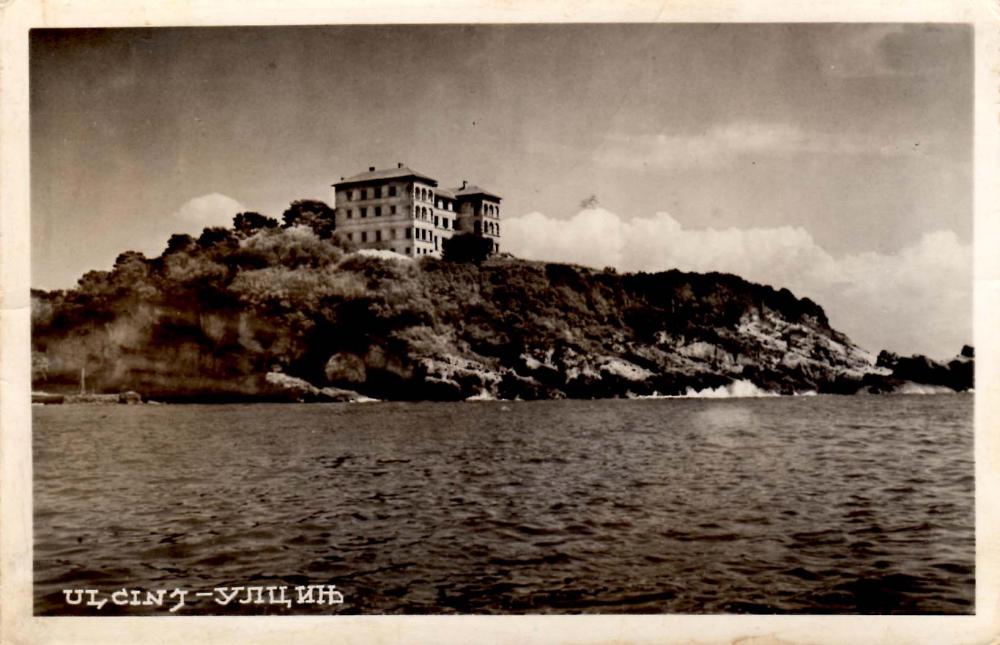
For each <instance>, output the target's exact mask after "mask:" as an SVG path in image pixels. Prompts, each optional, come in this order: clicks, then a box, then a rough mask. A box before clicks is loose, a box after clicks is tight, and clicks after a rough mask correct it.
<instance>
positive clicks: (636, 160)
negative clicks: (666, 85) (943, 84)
mask: <svg viewBox="0 0 1000 645" xmlns="http://www.w3.org/2000/svg"><path fill="white" fill-rule="evenodd" d="M800 153H813V154H828V155H879V156H883V157H898V156H904V155H905V156H918V155H919V156H926V146H924V148H923V149H921V148H919V147H914V146H913V145H912V143H911V142H899V141H879V140H877V139H875V138H873V137H871V136H862V135H859V134H853V133H849V132H823V131H820V130H807V129H804V128H801V127H799V126H797V125H794V124H790V123H778V122H757V121H735V122H731V123H723V124H717V125H715V126H713V127H711V128H709V129H707V130H704V131H702V132H694V133H688V132H683V133H660V134H638V135H626V134H620V133H611V134H608V135H607V136H606V137H605V139H604V141H603V142H602V145H601V146H600V147H599V148H598V149H597V150H596V152H595V153H594V160H595V161H597V162H600V163H602V164H605V165H608V166H613V167H618V168H648V167H654V168H685V167H691V168H705V167H715V166H723V165H727V164H731V163H733V162H735V161H736V160H738V159H739V158H740V157H744V156H758V157H759V156H764V155H767V156H772V157H775V156H776V157H782V156H787V155H791V154H800Z"/></svg>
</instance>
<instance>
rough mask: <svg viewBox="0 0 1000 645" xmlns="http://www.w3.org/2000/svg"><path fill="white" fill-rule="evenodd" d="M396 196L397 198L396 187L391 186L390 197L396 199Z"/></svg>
mask: <svg viewBox="0 0 1000 645" xmlns="http://www.w3.org/2000/svg"><path fill="white" fill-rule="evenodd" d="M395 196H396V186H395V185H392V186H389V197H395Z"/></svg>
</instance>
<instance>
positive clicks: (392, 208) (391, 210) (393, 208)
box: [389, 206, 396, 215]
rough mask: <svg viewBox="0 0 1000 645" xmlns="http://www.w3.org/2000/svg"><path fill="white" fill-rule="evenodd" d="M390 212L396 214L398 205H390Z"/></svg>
mask: <svg viewBox="0 0 1000 645" xmlns="http://www.w3.org/2000/svg"><path fill="white" fill-rule="evenodd" d="M389 214H390V215H395V214H396V207H395V206H390V207H389Z"/></svg>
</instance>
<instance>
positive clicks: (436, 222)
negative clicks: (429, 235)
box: [434, 215, 441, 226]
mask: <svg viewBox="0 0 1000 645" xmlns="http://www.w3.org/2000/svg"><path fill="white" fill-rule="evenodd" d="M440 225H441V223H440V221H439V220H438V216H437V215H435V216H434V226H440Z"/></svg>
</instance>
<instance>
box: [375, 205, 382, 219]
mask: <svg viewBox="0 0 1000 645" xmlns="http://www.w3.org/2000/svg"><path fill="white" fill-rule="evenodd" d="M381 216H382V207H381V206H376V207H375V217H381Z"/></svg>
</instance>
